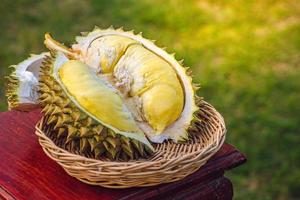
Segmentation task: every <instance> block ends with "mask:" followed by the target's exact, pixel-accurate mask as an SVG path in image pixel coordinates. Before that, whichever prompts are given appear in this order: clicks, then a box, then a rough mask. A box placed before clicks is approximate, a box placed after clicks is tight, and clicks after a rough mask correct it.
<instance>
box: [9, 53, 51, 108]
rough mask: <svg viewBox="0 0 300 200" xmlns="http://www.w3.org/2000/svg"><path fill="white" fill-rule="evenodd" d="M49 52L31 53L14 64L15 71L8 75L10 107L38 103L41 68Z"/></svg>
mask: <svg viewBox="0 0 300 200" xmlns="http://www.w3.org/2000/svg"><path fill="white" fill-rule="evenodd" d="M46 55H49V53H41V54H39V55H33V54H32V55H31V56H30V57H29V58H28V59H26V60H24V61H23V62H21V63H19V64H18V65H14V66H12V67H13V68H14V71H13V72H12V74H11V75H10V76H8V79H9V83H8V89H7V94H6V95H7V97H8V103H9V107H10V108H14V107H17V106H19V105H20V104H28V103H30V104H36V103H37V99H38V94H37V85H38V77H39V69H40V66H41V64H42V62H43V60H44V58H45V56H46Z"/></svg>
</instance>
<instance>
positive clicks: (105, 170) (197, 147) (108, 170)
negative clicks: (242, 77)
mask: <svg viewBox="0 0 300 200" xmlns="http://www.w3.org/2000/svg"><path fill="white" fill-rule="evenodd" d="M200 105H201V106H200V112H199V115H200V117H201V119H202V123H201V124H199V126H198V133H197V134H193V135H192V136H191V139H190V140H189V141H188V142H186V143H182V144H175V143H172V142H165V143H162V144H158V145H155V149H156V152H155V154H154V155H153V156H152V157H150V158H149V159H147V160H145V159H141V160H137V161H129V162H113V161H108V160H96V159H92V158H87V157H84V156H81V155H77V154H74V153H70V152H68V151H67V150H65V149H62V148H60V147H58V146H57V145H56V144H55V143H54V142H53V141H52V140H51V139H50V138H49V137H47V136H46V135H45V133H44V132H43V131H42V127H43V119H42V120H41V121H40V122H39V123H38V124H37V126H36V135H37V136H38V138H39V143H40V145H41V146H42V148H43V150H44V152H45V153H46V154H47V155H48V156H49V157H50V158H51V159H53V160H55V161H56V162H57V163H58V164H60V165H61V166H62V167H63V168H64V170H65V171H66V172H67V173H68V174H69V175H71V176H73V177H75V178H77V179H79V180H80V181H82V182H85V183H88V184H92V185H99V186H103V187H107V188H129V187H143V186H153V185H158V184H162V183H169V182H174V181H177V180H181V179H183V178H184V177H186V176H187V175H189V174H192V173H193V172H195V171H196V170H198V169H199V168H200V167H201V166H202V165H204V164H205V163H206V161H207V160H208V159H209V158H210V157H211V156H212V155H213V154H214V153H216V152H217V151H218V149H219V148H220V147H221V146H222V144H223V142H224V140H225V133H226V128H225V124H224V120H223V117H222V116H221V115H220V114H219V113H218V112H217V111H216V110H215V109H214V108H213V107H212V106H211V105H210V104H208V103H206V102H204V101H202V102H201V104H200Z"/></svg>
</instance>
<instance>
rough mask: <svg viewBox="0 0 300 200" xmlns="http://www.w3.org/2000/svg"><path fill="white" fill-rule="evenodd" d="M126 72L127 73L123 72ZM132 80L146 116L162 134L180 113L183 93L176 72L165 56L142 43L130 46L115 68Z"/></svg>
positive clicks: (131, 90) (121, 76) (132, 89)
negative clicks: (157, 53)
mask: <svg viewBox="0 0 300 200" xmlns="http://www.w3.org/2000/svg"><path fill="white" fill-rule="evenodd" d="M124 72H125V73H124ZM124 74H127V76H129V77H127V78H128V79H130V80H132V83H131V85H130V88H129V95H130V96H133V97H134V96H138V97H140V98H141V102H142V110H143V114H144V117H145V119H146V120H147V122H148V123H149V124H150V126H151V127H152V128H153V129H154V130H155V132H156V134H160V133H162V132H163V131H164V129H165V128H166V127H167V126H169V125H170V124H172V123H173V122H174V121H175V120H176V119H177V118H178V117H179V115H180V113H181V112H182V109H183V105H184V94H183V89H182V87H181V83H180V81H179V79H178V77H177V74H176V72H175V71H174V69H173V68H172V66H170V64H169V63H167V62H166V61H165V60H163V59H162V58H160V57H159V56H157V55H156V54H154V53H153V52H151V51H149V50H148V49H146V48H144V47H143V46H142V45H131V46H130V47H128V49H127V51H126V53H125V54H124V56H123V57H122V59H121V60H120V61H119V62H118V64H117V65H116V67H115V70H114V76H115V77H116V79H118V78H119V81H122V79H124V78H125V79H126V77H124Z"/></svg>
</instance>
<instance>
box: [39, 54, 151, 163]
mask: <svg viewBox="0 0 300 200" xmlns="http://www.w3.org/2000/svg"><path fill="white" fill-rule="evenodd" d="M54 56H55V55H54V53H52V55H51V56H47V57H46V59H45V61H44V63H43V66H41V71H40V80H39V81H40V84H39V93H40V97H39V102H40V105H41V106H42V108H43V110H42V112H43V114H44V123H45V124H44V126H43V131H44V132H45V133H46V135H47V136H48V137H49V138H51V139H52V140H53V141H54V142H55V143H56V145H58V146H60V147H62V148H64V149H66V150H68V151H70V152H73V153H77V154H81V155H84V156H86V157H91V158H96V159H99V158H101V159H103V158H109V159H110V160H123V161H127V160H131V159H138V158H141V157H142V158H146V157H148V156H149V155H151V154H152V153H153V152H152V151H151V150H150V149H149V148H147V147H146V146H145V145H144V144H143V143H141V142H139V141H137V140H134V139H130V138H127V137H124V136H122V135H119V134H116V133H115V132H114V131H113V130H111V129H109V128H107V127H105V126H103V125H101V124H100V123H99V122H97V121H95V120H94V119H92V118H91V117H89V116H88V115H86V114H85V113H83V112H82V111H81V110H80V109H79V108H77V107H76V106H75V104H74V103H72V102H71V100H69V99H68V97H67V95H66V94H65V93H64V91H63V90H62V88H61V87H60V85H59V84H58V83H57V82H56V80H55V79H54V78H53V76H52V75H51V74H52V63H53V60H54Z"/></svg>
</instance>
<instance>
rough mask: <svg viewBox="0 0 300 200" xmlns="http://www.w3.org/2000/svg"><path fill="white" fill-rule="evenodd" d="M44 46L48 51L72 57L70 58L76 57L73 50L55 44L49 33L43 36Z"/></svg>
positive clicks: (76, 54) (57, 43)
mask: <svg viewBox="0 0 300 200" xmlns="http://www.w3.org/2000/svg"><path fill="white" fill-rule="evenodd" d="M44 44H45V45H46V47H47V48H48V49H49V50H55V51H60V52H62V53H64V54H65V55H67V56H69V57H72V58H76V57H78V52H75V51H74V50H72V49H70V48H68V47H66V46H65V45H63V44H61V43H59V42H57V41H56V40H54V39H53V38H52V37H51V35H50V34H49V33H46V34H45V40H44Z"/></svg>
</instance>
